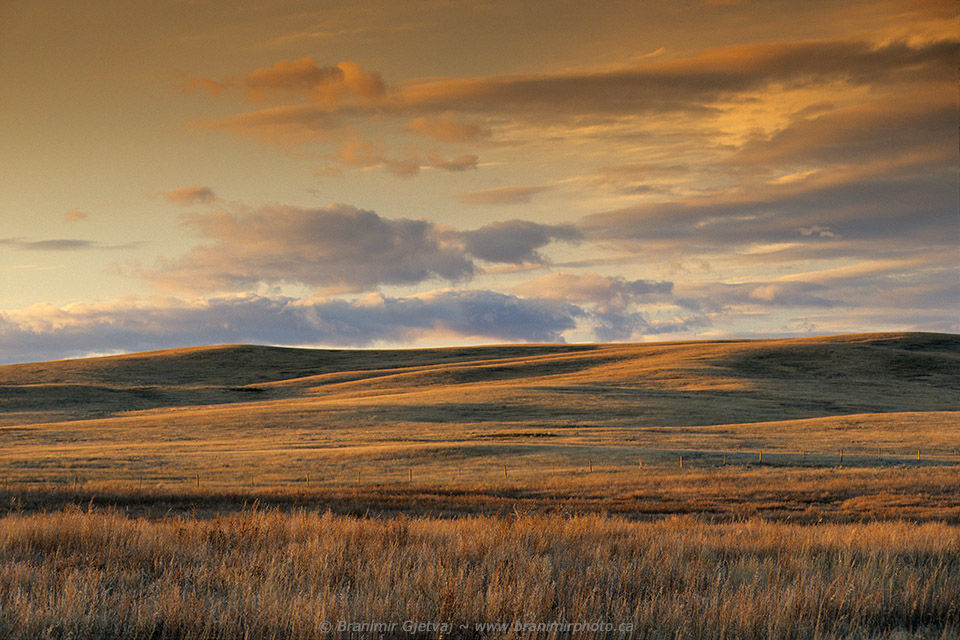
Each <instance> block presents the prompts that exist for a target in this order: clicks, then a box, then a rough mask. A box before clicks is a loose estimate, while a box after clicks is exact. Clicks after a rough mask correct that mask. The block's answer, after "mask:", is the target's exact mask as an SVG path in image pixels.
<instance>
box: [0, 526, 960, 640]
mask: <svg viewBox="0 0 960 640" xmlns="http://www.w3.org/2000/svg"><path fill="white" fill-rule="evenodd" d="M0 558H2V564H0V635H2V636H3V637H7V638H31V639H34V638H63V637H75V638H115V637H125V638H320V637H329V636H327V635H326V634H325V633H324V631H323V630H324V628H325V627H324V624H325V623H330V624H332V625H334V629H336V625H337V624H338V623H339V621H341V620H344V621H349V622H351V623H379V622H383V623H390V622H394V623H397V624H398V625H399V624H401V623H402V622H403V621H406V620H414V621H423V622H434V623H437V622H441V623H450V624H452V625H453V628H454V629H455V631H454V632H453V633H447V634H442V633H438V632H437V631H435V630H434V631H432V632H424V633H420V634H406V633H403V632H402V629H400V628H398V629H397V630H396V632H395V633H392V634H388V636H390V637H420V638H439V637H447V636H453V637H483V638H512V637H525V638H557V637H576V638H601V637H602V638H622V637H642V638H734V637H735V638H744V639H748V638H811V639H812V638H848V637H856V638H892V637H911V638H913V637H929V638H955V637H957V635H958V634H960V529H958V528H957V527H953V526H948V525H944V524H935V523H931V524H924V525H910V524H906V523H894V522H886V523H874V524H859V525H820V526H817V527H807V526H799V525H790V524H773V523H767V522H762V521H759V520H747V521H741V522H735V523H728V524H708V523H704V522H702V521H700V520H698V519H696V518H690V517H681V518H671V519H667V520H661V521H658V522H645V523H644V522H639V523H638V522H628V521H625V520H622V519H617V518H608V517H602V516H588V517H575V518H566V517H561V516H520V517H476V518H460V519H456V520H434V519H421V518H406V517H401V518H398V519H387V520H379V519H366V518H360V519H356V518H352V517H344V516H334V515H331V514H329V513H328V514H325V515H320V514H316V513H306V512H295V513H289V514H281V513H278V512H263V511H254V512H244V513H238V514H234V515H230V516H223V517H218V518H215V519H209V520H202V519H191V518H181V517H176V518H169V519H165V520H163V521H154V520H148V519H130V518H127V517H124V516H122V515H119V514H118V513H115V512H96V511H94V512H84V511H81V510H66V511H61V512H58V513H53V514H32V515H16V514H14V515H7V516H6V517H4V518H3V519H0ZM558 621H567V622H578V621H589V622H598V621H599V622H602V623H609V624H612V625H614V627H613V629H612V630H608V629H603V630H596V632H593V631H592V630H588V632H577V633H567V634H564V633H554V634H552V635H551V634H550V633H547V632H537V631H530V632H528V633H515V632H509V631H492V630H486V631H482V632H477V631H476V627H475V625H476V624H477V623H484V622H506V623H515V622H520V623H534V624H536V623H541V624H547V623H556V622H558ZM461 625H464V626H462V627H461ZM620 625H625V626H624V627H622V629H624V630H626V629H628V626H629V628H630V629H632V631H630V633H620V630H621V626H620ZM333 635H334V636H335V637H355V638H366V637H371V636H373V635H375V634H370V633H354V634H352V635H351V634H336V633H335V634H333Z"/></svg>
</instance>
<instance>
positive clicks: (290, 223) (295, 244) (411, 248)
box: [143, 204, 579, 292]
mask: <svg viewBox="0 0 960 640" xmlns="http://www.w3.org/2000/svg"><path fill="white" fill-rule="evenodd" d="M187 224H188V225H189V226H190V227H192V228H193V229H195V230H196V231H197V232H198V233H199V234H200V235H201V236H202V237H204V238H207V239H208V240H210V241H211V242H210V243H209V244H205V245H201V246H199V247H196V248H194V249H193V250H191V251H189V252H188V253H186V254H185V255H183V256H181V257H179V258H174V259H164V260H161V261H160V263H159V264H158V265H157V267H156V268H154V269H150V270H145V271H143V275H144V276H145V277H146V278H147V279H148V280H149V281H151V282H152V283H153V284H155V285H157V286H158V287H159V288H161V289H168V290H176V291H189V292H212V291H244V290H251V289H256V288H257V286H258V285H259V284H261V283H265V284H270V285H277V284H300V285H306V286H309V287H315V288H323V289H340V290H344V291H363V290H371V289H376V288H377V287H378V286H380V285H401V284H416V283H421V282H424V281H427V280H430V279H441V280H447V281H451V282H457V281H462V280H466V279H468V278H470V277H471V276H473V275H474V273H475V271H476V270H477V269H476V267H475V265H474V262H473V259H474V258H478V259H481V260H485V261H488V262H501V263H510V264H519V263H523V262H541V261H542V260H543V256H541V255H540V253H538V249H541V248H543V247H544V246H546V245H547V244H548V243H550V242H552V241H554V240H576V239H577V238H579V232H578V231H577V230H576V229H575V228H574V227H571V226H565V225H542V224H537V223H534V222H527V221H522V220H512V221H508V222H498V223H493V224H490V225H487V226H484V227H481V228H479V229H475V230H472V231H454V230H449V229H443V230H441V229H439V228H438V227H437V226H436V225H434V224H433V223H431V222H429V221H426V220H409V219H404V218H400V219H390V218H384V217H382V216H380V215H378V214H377V213H375V212H373V211H366V210H363V209H357V208H356V207H351V206H349V205H343V204H334V205H329V206H327V207H323V208H320V209H303V208H299V207H292V206H282V205H272V206H268V207H263V208H261V209H258V210H255V211H243V212H231V211H227V210H220V211H216V212H213V213H209V214H204V215H197V216H193V217H191V218H189V219H188V222H187Z"/></svg>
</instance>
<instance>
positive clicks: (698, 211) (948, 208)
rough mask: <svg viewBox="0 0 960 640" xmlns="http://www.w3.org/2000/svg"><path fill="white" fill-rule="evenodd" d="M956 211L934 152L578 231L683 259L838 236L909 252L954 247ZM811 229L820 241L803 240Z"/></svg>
mask: <svg viewBox="0 0 960 640" xmlns="http://www.w3.org/2000/svg"><path fill="white" fill-rule="evenodd" d="M957 206H958V201H957V193H956V175H955V172H954V171H953V170H952V169H951V168H948V167H947V165H946V163H944V160H943V157H942V154H941V153H939V152H934V153H932V154H928V153H919V154H915V153H910V152H907V153H905V154H903V155H902V156H895V157H892V158H879V159H877V160H876V161H874V162H864V163H861V164H851V165H842V166H841V165H837V166H834V167H830V168H827V169H824V170H817V171H813V172H810V173H807V174H801V175H799V176H796V178H795V179H790V180H782V179H780V180H776V181H771V182H766V183H762V184H749V183H747V184H744V185H743V186H740V187H736V188H733V189H729V190H726V191H720V192H716V193H713V194H709V195H703V196H691V197H688V198H685V199H675V200H672V201H665V202H655V203H643V204H638V205H634V206H630V207H624V208H621V209H617V210H614V211H609V212H605V213H599V214H593V215H590V216H587V217H586V218H585V219H584V220H583V221H582V223H581V227H582V228H583V229H584V233H585V235H586V236H588V237H590V238H593V239H603V240H605V241H610V242H613V243H616V244H621V245H630V246H635V245H636V243H638V242H646V243H647V244H648V246H651V245H652V244H654V243H655V244H657V245H659V246H661V247H667V246H673V247H679V246H684V247H686V249H687V251H690V250H693V249H694V248H696V249H699V250H701V251H704V250H707V249H715V248H729V247H736V246H746V245H750V244H751V243H757V242H765V243H772V242H794V241H798V240H802V239H806V240H807V242H808V246H809V247H812V248H815V247H820V246H822V243H824V242H834V241H836V240H837V239H838V238H841V237H842V238H845V239H848V240H851V241H852V240H859V241H860V242H861V246H862V247H866V246H867V245H865V244H863V242H864V241H868V240H876V241H883V242H884V243H885V246H886V247H887V248H895V247H896V246H900V245H902V243H903V240H904V238H910V241H911V243H912V244H915V243H917V242H929V243H932V244H934V245H940V244H942V243H944V242H951V241H955V239H956V236H957V231H958V228H957V225H956V210H957ZM816 230H828V231H829V233H816V234H815V233H812V232H813V231H816ZM844 249H845V250H847V251H849V250H851V245H844ZM870 250H873V251H875V250H876V246H872V247H871V248H870Z"/></svg>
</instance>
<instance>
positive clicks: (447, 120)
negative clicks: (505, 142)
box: [407, 116, 490, 142]
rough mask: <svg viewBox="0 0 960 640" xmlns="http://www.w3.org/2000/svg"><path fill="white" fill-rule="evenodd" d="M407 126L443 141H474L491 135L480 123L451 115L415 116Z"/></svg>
mask: <svg viewBox="0 0 960 640" xmlns="http://www.w3.org/2000/svg"><path fill="white" fill-rule="evenodd" d="M407 128H408V129H410V130H411V131H415V132H416V133H419V134H421V135H425V136H432V137H434V138H436V139H437V140H442V141H443V142H474V141H476V140H478V139H480V138H482V137H485V136H488V135H490V132H489V131H488V130H486V129H484V128H483V127H481V126H480V125H476V124H469V123H465V122H457V121H456V120H454V119H453V118H451V117H449V116H440V117H437V118H415V119H414V120H412V121H411V122H410V124H409V125H407Z"/></svg>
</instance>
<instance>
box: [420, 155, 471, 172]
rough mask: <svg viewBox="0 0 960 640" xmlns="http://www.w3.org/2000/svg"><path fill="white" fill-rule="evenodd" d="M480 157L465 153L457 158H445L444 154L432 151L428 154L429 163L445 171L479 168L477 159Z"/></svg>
mask: <svg viewBox="0 0 960 640" xmlns="http://www.w3.org/2000/svg"><path fill="white" fill-rule="evenodd" d="M479 159H480V158H479V157H478V156H477V155H475V154H465V155H462V156H457V157H455V158H450V159H449V160H448V159H445V158H444V157H443V156H440V155H437V154H435V153H431V154H428V155H427V164H428V165H429V166H431V167H433V168H434V169H441V170H443V171H466V170H468V169H476V168H477V160H479Z"/></svg>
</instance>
